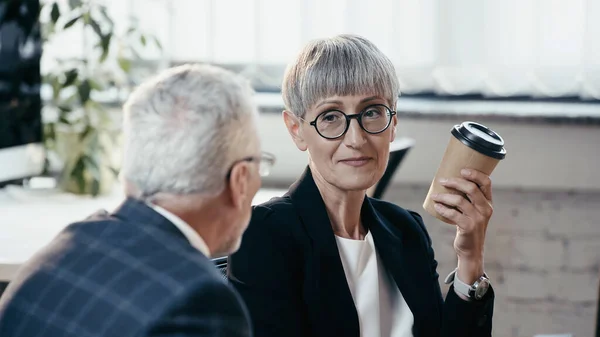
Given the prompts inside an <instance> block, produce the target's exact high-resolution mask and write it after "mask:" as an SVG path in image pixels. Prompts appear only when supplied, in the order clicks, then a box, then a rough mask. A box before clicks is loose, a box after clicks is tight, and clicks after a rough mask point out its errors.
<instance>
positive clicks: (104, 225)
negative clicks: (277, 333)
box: [0, 199, 251, 337]
mask: <svg viewBox="0 0 600 337" xmlns="http://www.w3.org/2000/svg"><path fill="white" fill-rule="evenodd" d="M250 331H251V328H250V325H249V319H248V313H247V311H246V309H245V306H244V305H243V303H242V301H241V299H240V297H239V296H238V294H237V293H236V292H235V290H234V289H233V288H232V287H230V286H229V285H228V284H227V283H226V282H225V281H224V280H223V278H222V277H221V275H220V274H219V272H218V271H217V270H216V269H215V267H214V266H213V264H212V262H211V261H210V260H209V259H208V258H207V257H206V256H204V255H203V254H202V253H200V252H199V251H198V250H196V249H195V248H194V247H192V246H191V245H190V243H189V242H188V241H187V239H186V238H185V237H184V235H183V234H182V233H181V232H180V231H179V230H178V229H177V227H175V225H173V224H172V223H171V222H169V221H168V220H167V219H166V218H164V217H163V216H162V215H160V214H159V213H157V212H155V211H154V210H153V209H152V208H150V207H149V206H148V205H146V204H145V203H144V202H142V201H138V200H134V199H127V200H126V201H125V202H124V203H123V204H122V205H121V206H120V207H119V208H118V209H117V210H116V211H115V212H114V213H112V214H109V213H107V212H105V211H101V212H98V213H96V214H94V215H92V216H91V217H89V218H88V219H86V220H85V221H82V222H78V223H74V224H71V225H69V226H68V227H67V228H66V229H65V230H63V231H62V232H61V233H60V234H59V235H58V236H57V237H56V238H55V239H54V240H53V241H52V242H51V243H50V244H49V245H48V246H46V247H45V248H44V249H43V250H42V251H40V252H38V253H37V254H36V255H35V256H34V257H33V258H32V259H30V260H29V261H28V262H27V263H26V264H25V265H24V266H23V267H22V268H21V270H20V272H19V274H18V275H17V277H16V278H15V279H14V280H12V281H11V283H10V284H9V286H8V288H7V289H6V291H5V292H4V294H3V296H2V298H0V336H2V337H4V336H6V337H8V336H10V337H42V336H43V337H54V336H61V337H63V336H77V337H100V336H103V337H104V336H119V337H121V336H123V337H124V336H165V337H166V336H234V337H247V336H250V335H251V332H250Z"/></svg>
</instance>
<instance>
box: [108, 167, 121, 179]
mask: <svg viewBox="0 0 600 337" xmlns="http://www.w3.org/2000/svg"><path fill="white" fill-rule="evenodd" d="M109 169H110V171H111V172H112V173H113V174H114V175H115V177H118V176H119V172H120V171H119V169H116V168H114V167H112V166H111V167H109Z"/></svg>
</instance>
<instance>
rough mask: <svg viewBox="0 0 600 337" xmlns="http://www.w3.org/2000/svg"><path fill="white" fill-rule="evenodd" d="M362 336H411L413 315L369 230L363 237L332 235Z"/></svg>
mask: <svg viewBox="0 0 600 337" xmlns="http://www.w3.org/2000/svg"><path fill="white" fill-rule="evenodd" d="M335 239H336V241H337V246H338V250H339V252H340V258H341V259H342V265H343V266H344V272H345V274H346V280H347V281H348V286H349V287H350V292H351V293H352V298H353V299H354V305H355V306H356V311H357V313H358V319H359V325H360V335H361V336H362V337H377V336H381V337H408V336H411V337H412V327H413V323H414V317H413V314H412V312H411V311H410V308H409V307H408V305H407V304H406V301H405V300H404V297H403V296H402V294H401V293H400V290H399V289H398V287H397V286H396V283H395V282H394V281H393V280H392V279H391V276H390V275H389V274H388V272H387V271H386V270H385V268H384V267H383V264H382V263H381V262H380V261H379V257H378V253H377V251H376V249H375V243H374V242H373V237H372V236H371V232H369V233H367V235H366V236H365V239H364V240H351V239H346V238H342V237H339V236H336V237H335Z"/></svg>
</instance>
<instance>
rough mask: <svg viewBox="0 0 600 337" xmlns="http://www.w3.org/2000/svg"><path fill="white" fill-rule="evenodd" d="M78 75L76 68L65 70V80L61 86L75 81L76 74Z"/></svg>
mask: <svg viewBox="0 0 600 337" xmlns="http://www.w3.org/2000/svg"><path fill="white" fill-rule="evenodd" d="M78 75H79V71H78V70H77V69H76V68H73V69H70V70H67V71H66V72H65V82H64V83H63V88H65V87H68V86H70V85H72V84H73V83H75V80H77V76H78Z"/></svg>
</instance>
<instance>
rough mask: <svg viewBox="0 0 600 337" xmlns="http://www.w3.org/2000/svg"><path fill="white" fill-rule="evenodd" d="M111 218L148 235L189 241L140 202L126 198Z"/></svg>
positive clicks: (161, 216) (162, 217)
mask: <svg viewBox="0 0 600 337" xmlns="http://www.w3.org/2000/svg"><path fill="white" fill-rule="evenodd" d="M111 216H113V217H116V218H117V219H120V220H122V221H124V222H126V223H129V224H132V225H136V226H139V227H140V229H141V230H142V231H145V232H147V233H148V234H150V235H156V234H159V235H163V236H164V235H168V236H171V237H174V238H176V239H178V240H184V241H185V242H188V243H189V241H188V240H187V238H186V237H185V235H184V234H183V233H182V232H181V231H180V230H179V229H178V228H177V227H176V226H175V225H174V224H173V223H172V222H171V221H169V220H168V219H167V218H165V217H164V216H163V215H161V214H159V213H158V212H157V211H155V210H154V209H152V208H151V207H150V206H149V205H148V204H146V203H145V202H144V201H142V200H138V199H134V198H127V199H125V201H123V203H121V205H120V206H119V207H117V208H116V209H115V210H114V212H113V213H112V214H111Z"/></svg>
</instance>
